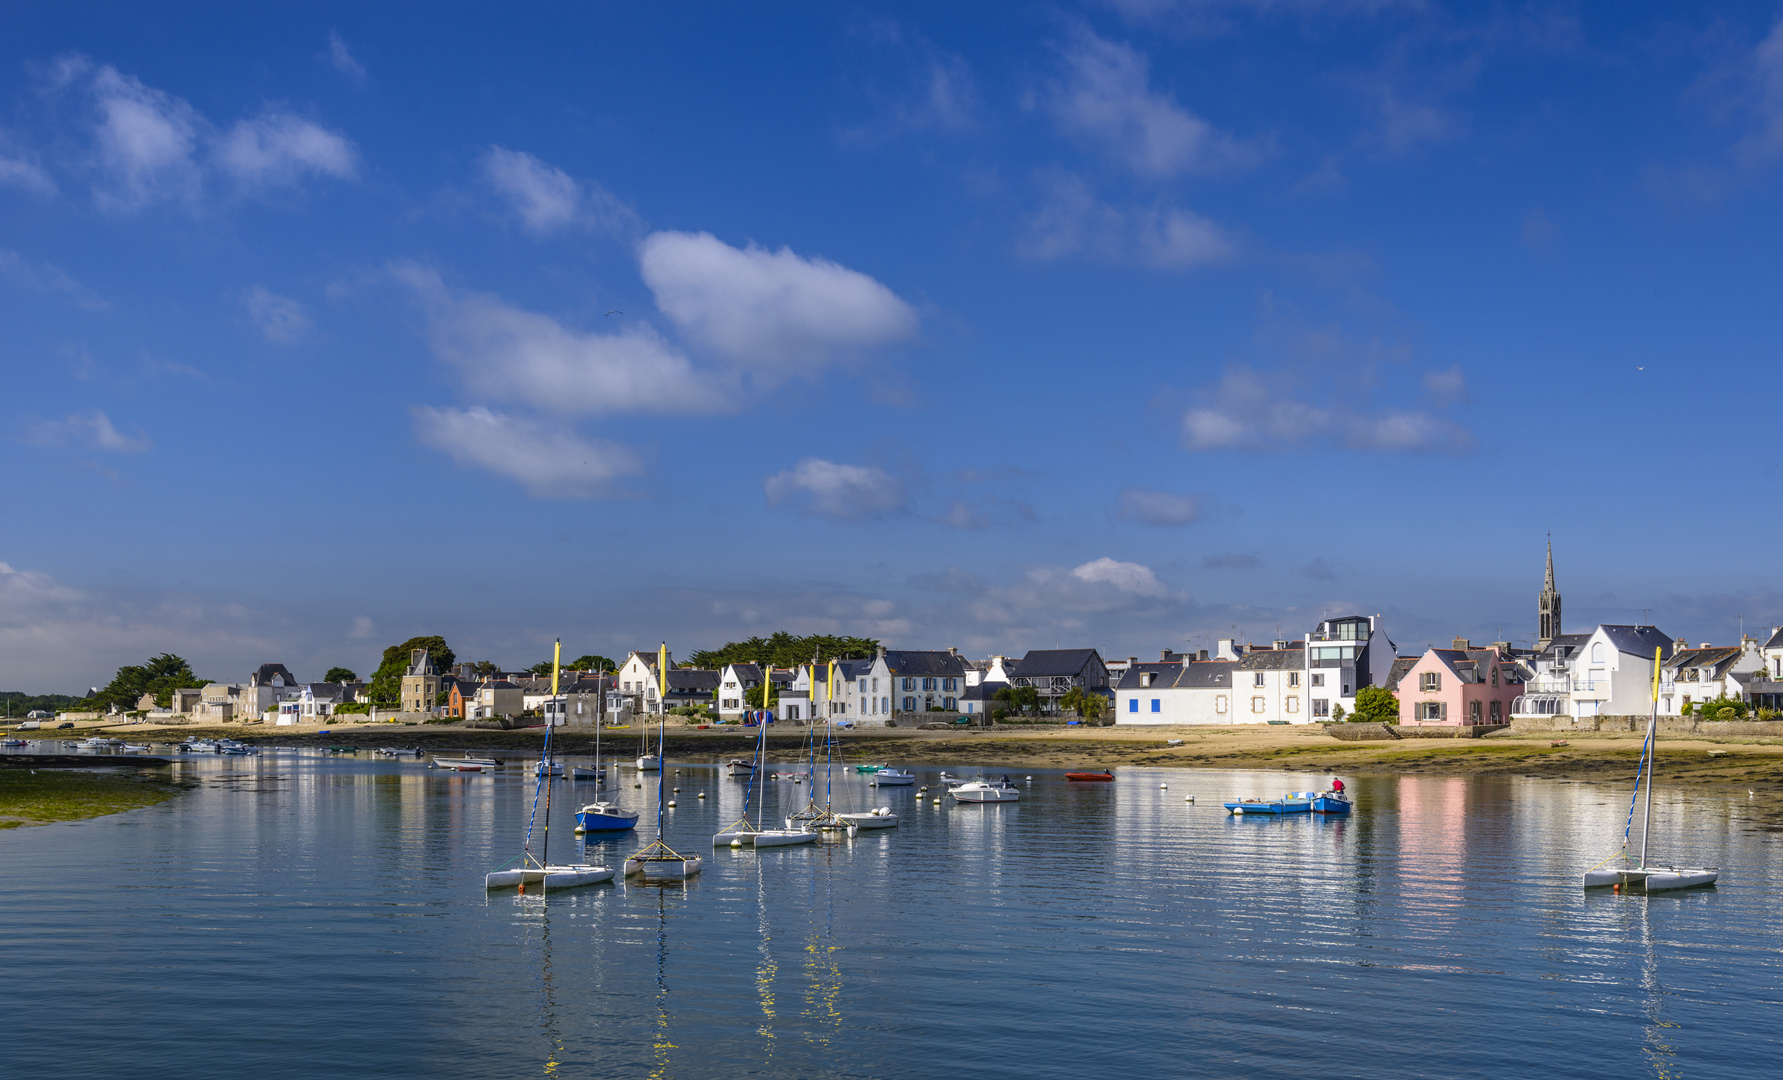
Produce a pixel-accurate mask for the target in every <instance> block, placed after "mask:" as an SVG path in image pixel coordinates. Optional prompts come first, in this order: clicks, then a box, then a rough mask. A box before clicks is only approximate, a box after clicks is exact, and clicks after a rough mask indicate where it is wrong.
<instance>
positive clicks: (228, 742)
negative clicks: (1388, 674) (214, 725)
mask: <svg viewBox="0 0 1783 1080" xmlns="http://www.w3.org/2000/svg"><path fill="white" fill-rule="evenodd" d="M247 748H248V744H247V743H239V742H236V741H235V740H234V739H218V740H217V749H218V750H246V749H247Z"/></svg>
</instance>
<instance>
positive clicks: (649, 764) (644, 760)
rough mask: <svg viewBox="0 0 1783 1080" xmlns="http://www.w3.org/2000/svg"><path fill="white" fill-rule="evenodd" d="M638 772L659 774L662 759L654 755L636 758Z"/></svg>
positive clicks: (643, 755)
mask: <svg viewBox="0 0 1783 1080" xmlns="http://www.w3.org/2000/svg"><path fill="white" fill-rule="evenodd" d="M638 771H639V772H661V771H662V759H661V758H659V757H657V756H656V755H655V754H642V755H639V757H638Z"/></svg>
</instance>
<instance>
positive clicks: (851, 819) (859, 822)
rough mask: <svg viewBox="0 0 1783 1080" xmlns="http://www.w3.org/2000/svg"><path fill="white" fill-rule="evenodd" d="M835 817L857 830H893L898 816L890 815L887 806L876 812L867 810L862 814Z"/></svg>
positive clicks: (889, 808)
mask: <svg viewBox="0 0 1783 1080" xmlns="http://www.w3.org/2000/svg"><path fill="white" fill-rule="evenodd" d="M836 816H837V817H839V818H841V819H842V820H843V821H846V822H848V823H849V824H850V825H853V826H854V827H855V828H857V829H894V828H896V827H897V825H898V815H896V814H894V813H892V808H891V807H889V806H881V807H880V808H879V809H877V810H869V811H867V812H866V813H864V814H837V815H836Z"/></svg>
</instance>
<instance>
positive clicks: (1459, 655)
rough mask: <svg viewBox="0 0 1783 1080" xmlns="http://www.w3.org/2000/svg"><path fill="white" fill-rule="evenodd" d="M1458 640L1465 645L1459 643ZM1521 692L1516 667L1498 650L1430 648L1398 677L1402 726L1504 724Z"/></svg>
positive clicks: (1397, 695)
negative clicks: (1508, 662)
mask: <svg viewBox="0 0 1783 1080" xmlns="http://www.w3.org/2000/svg"><path fill="white" fill-rule="evenodd" d="M1456 644H1466V643H1465V642H1460V641H1458V642H1456ZM1522 692H1523V682H1522V676H1521V674H1520V673H1519V672H1518V670H1517V668H1516V667H1515V666H1513V665H1511V664H1507V663H1503V662H1502V659H1501V658H1500V656H1499V655H1498V650H1497V649H1495V648H1488V649H1472V648H1469V649H1431V650H1430V651H1428V652H1426V653H1425V654H1424V655H1423V656H1420V657H1418V662H1417V663H1415V664H1413V665H1412V667H1411V670H1409V671H1407V672H1406V673H1405V674H1404V675H1402V676H1400V679H1399V687H1398V689H1397V690H1395V691H1394V695H1395V696H1396V697H1398V698H1399V722H1400V723H1401V724H1404V725H1411V726H1417V725H1435V724H1447V725H1450V726H1455V727H1459V726H1461V725H1464V724H1503V723H1507V722H1509V720H1510V716H1511V702H1513V701H1515V700H1516V699H1517V695H1518V694H1521V693H1522Z"/></svg>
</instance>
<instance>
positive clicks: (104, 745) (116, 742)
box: [78, 735, 124, 750]
mask: <svg viewBox="0 0 1783 1080" xmlns="http://www.w3.org/2000/svg"><path fill="white" fill-rule="evenodd" d="M78 745H79V746H80V748H81V749H82V750H109V749H111V748H112V747H114V746H122V745H124V740H122V739H108V738H106V737H105V736H103V735H90V736H88V737H87V738H85V739H82V740H81V741H80V743H79V744H78Z"/></svg>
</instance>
